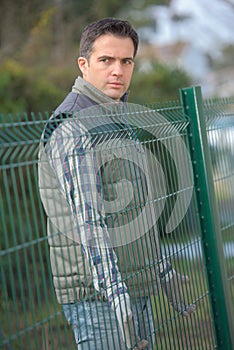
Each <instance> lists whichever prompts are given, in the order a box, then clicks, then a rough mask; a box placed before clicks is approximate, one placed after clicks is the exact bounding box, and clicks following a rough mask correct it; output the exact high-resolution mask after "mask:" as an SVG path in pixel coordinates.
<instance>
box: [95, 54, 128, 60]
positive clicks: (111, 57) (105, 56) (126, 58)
mask: <svg viewBox="0 0 234 350" xmlns="http://www.w3.org/2000/svg"><path fill="white" fill-rule="evenodd" d="M103 58H108V59H116V57H114V56H108V55H103V56H100V57H98V59H99V60H101V59H103ZM125 60H130V61H134V58H133V57H124V58H121V61H125Z"/></svg>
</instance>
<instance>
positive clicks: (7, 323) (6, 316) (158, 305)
mask: <svg viewBox="0 0 234 350" xmlns="http://www.w3.org/2000/svg"><path fill="white" fill-rule="evenodd" d="M204 111H205V116H206V124H207V135H208V139H209V145H210V152H211V156H212V164H213V174H214V184H215V190H216V197H217V201H218V207H219V213H220V222H221V228H222V239H223V247H224V251H225V264H226V268H227V271H228V276H229V279H228V281H227V283H228V284H229V286H230V288H231V291H232V298H233V299H234V287H233V276H234V256H233V251H234V249H233V233H234V227H233V225H234V215H233V206H234V172H233V170H234V162H233V155H234V142H233V139H234V138H233V132H234V119H233V118H234V108H233V104H231V103H230V101H229V102H228V103H227V101H226V100H218V101H207V102H205V103H204ZM91 112H92V113H91ZM94 112H95V113H94ZM98 115H99V116H100V117H99V118H97V110H92V111H90V110H89V111H86V112H85V113H84V114H82V113H81V114H79V115H78V118H77V116H72V118H66V120H63V118H64V116H62V117H61V118H62V120H60V121H61V122H62V124H63V125H66V124H67V128H66V130H69V125H70V123H72V132H73V135H74V137H76V136H77V135H76V134H75V132H74V120H75V121H76V123H77V127H78V126H79V123H80V122H81V120H82V121H83V124H82V125H84V126H85V132H84V134H83V143H84V144H86V145H87V144H88V146H87V148H86V152H87V154H89V155H90V154H92V155H93V153H95V152H96V153H97V154H96V156H97V158H98V159H99V171H100V172H103V171H104V170H103V169H104V168H105V169H106V170H105V171H106V172H105V176H109V180H110V181H109V187H108V186H107V187H108V188H107V190H106V192H105V195H106V197H105V203H104V204H105V205H106V207H105V215H106V217H105V220H106V222H107V223H108V227H109V229H110V230H111V229H112V232H113V233H114V234H116V232H117V234H116V240H114V242H112V244H113V246H114V248H115V250H116V252H117V254H119V255H121V249H122V246H121V244H122V243H120V242H119V236H118V233H119V231H118V230H117V231H115V228H116V227H117V228H119V226H121V228H122V226H123V224H122V225H120V224H118V225H117V224H116V222H117V223H118V220H119V217H120V215H122V216H125V217H126V216H127V217H128V216H129V215H131V214H132V213H133V211H135V214H134V215H135V216H136V217H137V216H138V215H139V214H140V213H141V211H142V210H143V204H142V202H141V201H139V200H137V199H136V197H135V198H131V196H132V192H131V186H132V183H131V180H133V179H135V177H136V171H138V172H139V174H137V176H138V177H139V178H140V179H141V181H142V179H143V178H147V177H148V178H149V180H148V181H150V185H151V186H152V189H153V190H152V193H151V195H149V196H148V197H147V198H144V208H146V207H148V208H151V211H150V213H152V208H153V212H154V213H156V214H154V215H156V220H155V221H154V220H153V224H152V217H149V214H147V220H146V221H144V224H143V227H144V232H142V231H141V230H139V223H138V222H134V223H133V225H132V226H131V228H133V230H129V228H128V227H125V228H124V230H123V229H122V230H121V235H122V236H121V240H124V245H125V255H126V256H132V258H133V259H132V260H131V262H132V261H135V265H134V264H133V266H129V268H128V269H125V274H124V277H123V281H124V282H125V283H126V284H127V285H128V284H129V285H132V287H134V288H132V292H131V293H132V294H131V295H132V297H133V298H134V297H136V296H137V295H140V294H142V292H144V293H148V294H149V296H150V300H151V304H152V309H153V324H154V327H153V330H152V331H151V334H150V335H149V337H150V338H151V339H153V341H154V347H153V348H154V349H162V350H164V349H178V350H179V349H202V350H203V349H215V348H217V347H216V336H215V329H214V322H215V316H214V315H213V314H212V310H211V302H210V298H209V285H208V281H207V271H206V262H205V259H204V256H203V252H202V243H201V232H200V226H199V219H198V214H197V213H198V208H197V203H196V199H195V197H194V193H193V187H194V184H193V173H192V170H191V166H190V163H189V160H190V157H189V152H188V149H187V140H188V134H187V125H188V123H189V120H188V119H187V118H186V117H185V116H184V113H183V108H182V106H181V105H180V104H179V103H175V104H173V105H170V104H168V105H167V106H164V107H160V108H159V107H157V108H142V107H141V108H139V106H136V105H131V104H129V105H128V108H127V110H124V111H121V113H120V111H119V110H113V109H108V111H106V110H102V113H100V110H99V114H98ZM123 115H124V118H123ZM48 118H49V116H48V115H47V114H40V115H34V114H31V115H27V114H24V115H16V116H12V115H9V116H2V119H1V124H0V139H1V149H0V152H1V153H0V154H1V165H0V169H1V174H0V176H1V196H0V203H1V227H0V231H1V233H0V242H1V252H0V257H1V289H0V296H1V303H0V305H1V306H0V311H1V331H0V348H2V349H10V350H13V349H14V350H16V349H20V350H21V349H22V350H25V349H28V350H29V349H30V350H42V349H43V350H52V349H56V350H58V349H60V350H65V349H76V344H75V341H74V338H73V334H72V330H71V328H70V327H69V325H68V324H67V321H66V319H65V317H64V315H63V312H62V309H61V305H60V304H59V303H58V302H57V298H56V295H55V290H54V286H53V276H52V271H51V264H50V252H49V246H48V237H47V228H46V215H45V212H44V208H43V206H42V203H41V198H40V194H39V189H38V150H39V142H40V140H41V135H42V131H43V129H44V127H45V125H46V123H47V121H48ZM60 126H61V124H60ZM100 126H101V127H100ZM61 129H62V128H61ZM67 136H68V137H67V143H68V145H69V142H70V141H71V134H70V133H69V134H67ZM90 142H91V143H90ZM45 143H47V139H46V138H45V139H43V144H45ZM93 145H95V146H97V147H96V148H95V151H94V148H93V147H91V146H93ZM97 150H98V151H97ZM108 155H109V156H110V155H111V157H110V158H109V160H108ZM120 155H121V156H120ZM116 159H117V161H118V168H117V169H118V171H119V174H117V173H116V171H114V172H111V167H112V166H113V162H116ZM123 160H124V161H123ZM132 164H133V165H132ZM136 165H137V167H136ZM115 169H116V164H115ZM108 171H109V173H108ZM182 175H183V176H182ZM118 176H119V177H118ZM114 177H118V179H117V181H120V184H121V185H119V186H120V187H116V179H114ZM125 180H126V181H125ZM102 185H103V184H102ZM111 185H112V187H111ZM103 186H104V185H103ZM114 186H115V188H114ZM138 187H140V186H138ZM116 189H117V191H120V192H121V193H122V194H123V193H125V195H126V198H130V199H131V200H129V201H128V202H127V204H126V203H119V202H117V201H116V200H115V201H114V199H116V197H113V196H114V194H115V191H116ZM138 190H139V193H138V196H139V197H140V195H142V196H143V192H144V191H143V187H140V188H138ZM141 192H142V193H141ZM117 195H118V193H117ZM117 213H118V215H117ZM132 215H133V214H132ZM116 217H118V219H116ZM147 225H148V226H153V225H155V226H156V227H157V229H155V231H154V234H155V232H156V234H157V237H156V238H157V239H159V242H160V247H158V246H157V245H154V242H153V241H152V240H151V241H150V240H149V241H147V243H146V244H145V243H143V238H144V234H143V233H145V231H150V230H148V228H149V227H148V226H147ZM145 226H147V230H146V229H145ZM150 228H152V227H150ZM141 229H142V227H141ZM61 231H62V230H61ZM123 232H124V234H123ZM133 232H134V234H135V236H134V234H133ZM72 234H73V235H74V234H75V233H74V231H73V232H72ZM132 234H133V236H132ZM53 235H54V236H53V237H50V239H53V238H56V237H57V238H58V239H61V235H62V233H61V232H60V231H57V232H56V234H55V233H53ZM151 238H152V237H151ZM69 239H71V236H70V238H69ZM154 239H155V237H154ZM121 242H122V241H121ZM132 243H133V245H134V249H133V248H132V246H133V245H132ZM143 244H145V246H144V249H145V250H144V249H143ZM131 249H132V251H131ZM158 250H160V253H163V255H164V256H165V257H166V259H167V260H170V262H171V264H172V265H173V268H174V269H175V270H177V271H178V272H179V273H181V274H183V275H188V276H189V278H190V283H189V284H188V285H185V287H184V289H183V295H184V298H185V299H186V301H187V302H188V303H189V304H191V303H193V304H196V312H195V313H194V314H192V315H190V317H189V318H183V317H182V316H181V315H179V314H178V313H176V312H175V311H174V309H173V308H172V307H171V306H170V305H169V304H168V300H167V298H166V296H165V294H164V293H163V291H162V289H161V288H160V285H159V283H158V281H156V282H155V283H154V284H153V287H151V286H150V281H151V279H150V277H149V276H152V274H155V271H156V269H157V267H158V264H159V261H158V256H159V251H158ZM142 252H143V257H144V261H141V263H139V264H138V262H139V254H140V255H142V254H141V253H142ZM149 255H150V257H151V258H150V259H149ZM129 259H130V258H129ZM126 263H128V261H127V262H126ZM133 281H135V282H134V283H133ZM97 294H98V293H97V292H96V291H93V296H96V295H97ZM83 299H85V296H84V297H83ZM114 348H116V349H119V347H118V346H116V347H115V345H113V349H114ZM97 349H99V348H97ZM110 349H112V347H111V346H110ZM99 350H101V349H99Z"/></svg>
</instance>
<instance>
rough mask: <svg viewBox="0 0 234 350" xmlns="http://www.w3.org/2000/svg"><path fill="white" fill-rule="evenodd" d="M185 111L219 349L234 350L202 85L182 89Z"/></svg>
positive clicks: (230, 305) (229, 302) (229, 299)
mask: <svg viewBox="0 0 234 350" xmlns="http://www.w3.org/2000/svg"><path fill="white" fill-rule="evenodd" d="M180 98H181V102H182V104H183V108H184V112H185V114H186V115H187V116H188V117H189V119H190V123H189V126H188V128H189V130H188V135H189V146H190V154H191V159H192V164H193V172H194V183H195V192H196V198H197V203H198V213H199V221H200V226H201V231H202V232H201V235H202V245H203V252H204V257H205V261H206V269H207V278H208V284H209V291H210V298H211V305H212V310H213V317H214V327H215V332H216V340H217V347H218V349H222V350H229V349H230V350H231V349H234V338H233V331H234V328H233V325H232V323H233V320H232V317H233V314H232V308H233V305H232V303H231V297H230V293H229V290H228V288H227V283H228V282H227V274H226V271H225V268H224V252H223V244H222V240H221V230H220V223H219V214H218V209H217V204H216V199H215V192H214V184H213V177H212V167H211V157H210V152H209V146H208V140H207V134H206V125H205V118H204V113H203V101H202V94H201V88H200V87H199V86H195V87H191V88H184V89H180Z"/></svg>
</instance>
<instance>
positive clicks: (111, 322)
mask: <svg viewBox="0 0 234 350" xmlns="http://www.w3.org/2000/svg"><path fill="white" fill-rule="evenodd" d="M62 306H63V311H64V314H65V316H66V319H67V321H68V323H69V324H70V325H71V326H72V329H73V332H74V336H75V340H76V343H77V348H78V349H79V350H126V349H127V347H126V345H125V344H124V342H123V340H122V337H121V332H120V330H119V328H118V323H117V320H116V317H115V313H114V312H113V311H112V310H111V309H110V306H109V304H108V302H103V301H79V302H77V303H74V304H63V305H62ZM132 311H133V317H134V325H135V330H136V333H137V334H138V335H139V337H140V338H141V339H147V340H148V341H149V347H147V349H148V350H150V349H153V339H154V319H153V314H152V307H151V300H150V298H137V299H136V300H135V301H133V302H132Z"/></svg>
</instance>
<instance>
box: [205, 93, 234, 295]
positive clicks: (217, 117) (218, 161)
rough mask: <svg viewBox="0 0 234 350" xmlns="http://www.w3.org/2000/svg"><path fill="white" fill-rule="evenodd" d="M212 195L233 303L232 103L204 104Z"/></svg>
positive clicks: (233, 129)
mask: <svg viewBox="0 0 234 350" xmlns="http://www.w3.org/2000/svg"><path fill="white" fill-rule="evenodd" d="M204 112H205V117H206V125H207V135H208V140H209V145H210V152H211V159H212V167H213V179H214V186H215V194H216V198H217V203H218V209H219V216H220V217H219V219H220V224H221V231H222V242H223V250H224V256H225V263H226V268H227V275H228V281H229V286H230V290H231V296H232V301H234V240H233V237H234V214H233V213H234V101H233V99H216V100H207V101H205V102H204Z"/></svg>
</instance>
